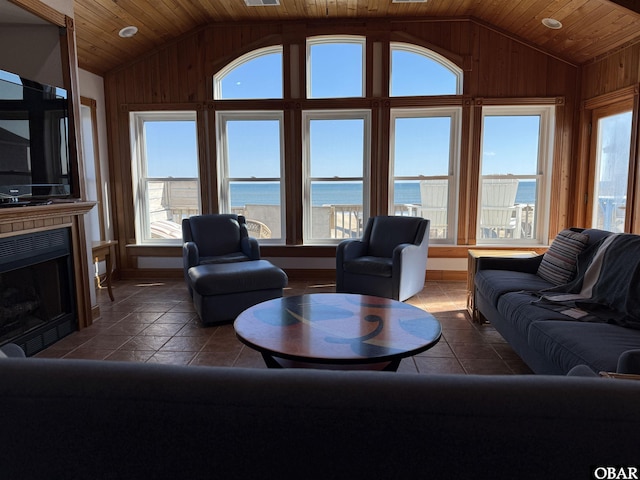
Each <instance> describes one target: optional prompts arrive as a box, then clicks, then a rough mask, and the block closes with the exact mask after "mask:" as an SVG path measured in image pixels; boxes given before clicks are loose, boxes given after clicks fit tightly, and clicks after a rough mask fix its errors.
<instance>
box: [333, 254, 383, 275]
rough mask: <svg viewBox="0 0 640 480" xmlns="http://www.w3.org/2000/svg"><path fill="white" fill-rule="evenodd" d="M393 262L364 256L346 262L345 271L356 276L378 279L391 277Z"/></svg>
mask: <svg viewBox="0 0 640 480" xmlns="http://www.w3.org/2000/svg"><path fill="white" fill-rule="evenodd" d="M392 265H393V260H392V259H391V258H386V257H372V256H364V257H358V259H357V260H349V261H346V262H344V265H343V270H344V271H345V272H347V273H353V274H356V275H373V276H376V277H387V278H390V277H391V270H392V268H391V267H392Z"/></svg>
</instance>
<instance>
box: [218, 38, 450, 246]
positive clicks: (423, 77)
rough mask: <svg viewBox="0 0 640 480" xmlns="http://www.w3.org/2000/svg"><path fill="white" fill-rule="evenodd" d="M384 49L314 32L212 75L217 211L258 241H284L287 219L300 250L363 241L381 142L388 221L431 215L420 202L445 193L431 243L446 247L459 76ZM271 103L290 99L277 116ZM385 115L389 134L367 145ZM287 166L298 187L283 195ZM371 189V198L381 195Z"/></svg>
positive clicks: (433, 60) (435, 59)
mask: <svg viewBox="0 0 640 480" xmlns="http://www.w3.org/2000/svg"><path fill="white" fill-rule="evenodd" d="M384 45H385V43H384V42H382V41H380V40H375V41H373V42H371V43H368V41H367V38H366V37H365V36H358V35H333V36H313V37H309V38H307V39H306V44H305V45H304V47H303V46H302V45H298V44H292V45H289V46H286V47H284V48H283V47H282V46H272V47H267V48H262V49H258V50H255V51H253V52H249V53H247V54H245V55H243V56H242V57H239V58H238V59H236V60H234V61H232V62H231V63H229V64H228V65H227V66H225V67H224V68H223V69H221V70H220V71H219V72H218V73H216V74H215V75H214V79H213V80H214V82H213V85H214V91H213V98H214V104H213V106H214V109H215V111H216V122H215V124H216V135H217V136H216V144H217V161H218V170H217V173H218V192H219V204H220V210H221V211H225V212H236V213H241V214H244V215H245V216H246V217H247V219H248V220H252V221H256V222H260V223H262V224H264V225H265V226H266V227H267V230H266V231H267V232H268V233H266V234H264V235H263V234H260V235H259V237H260V238H261V239H262V241H263V242H268V241H272V242H274V243H278V242H279V243H286V242H285V240H287V239H286V238H285V232H286V231H290V230H287V229H286V228H285V222H287V221H289V222H295V224H296V232H295V235H296V238H295V239H294V240H295V241H296V242H298V241H300V238H299V235H300V234H301V236H302V239H301V241H302V243H303V244H306V245H313V244H336V243H338V242H339V241H341V240H342V239H344V238H357V237H360V236H361V235H362V233H363V232H362V230H363V226H364V225H365V224H366V222H367V220H368V217H369V215H370V211H371V206H370V203H371V201H372V200H371V195H372V192H373V190H372V188H371V183H372V182H371V168H372V166H371V165H372V158H371V157H372V152H374V151H375V152H376V155H377V158H376V162H377V164H376V169H377V171H380V169H381V159H382V160H383V161H384V165H385V168H386V148H387V142H389V145H390V149H391V150H390V151H389V155H390V157H391V161H392V165H390V168H389V171H390V177H389V179H388V180H387V179H386V178H385V179H378V180H379V181H382V182H388V184H389V186H390V191H389V211H390V213H391V214H394V213H398V214H402V215H425V216H432V215H435V212H436V210H427V209H428V208H430V206H431V205H430V204H429V200H428V197H430V196H433V194H434V192H435V191H436V190H438V191H439V192H444V193H443V194H442V195H443V199H444V200H443V202H444V203H442V202H441V204H442V206H440V207H438V208H439V209H440V210H438V216H437V218H436V217H435V216H434V217H433V219H432V220H433V221H432V237H434V241H436V242H440V243H453V242H454V241H455V234H456V232H455V228H454V227H453V226H454V225H455V224H456V218H457V216H456V207H457V192H458V189H459V187H458V178H459V176H458V170H459V155H460V146H459V145H460V123H461V107H460V105H461V103H462V102H461V100H460V101H459V102H458V100H459V99H454V100H452V99H451V98H447V99H443V98H442V97H443V96H455V95H460V94H461V93H462V70H461V69H460V68H459V67H458V66H456V65H454V64H453V63H452V62H451V61H449V60H447V59H446V58H444V57H442V56H441V55H439V54H437V53H435V52H432V51H430V50H428V49H426V48H424V47H420V46H416V45H410V44H407V43H399V42H392V43H390V44H388V47H387V48H389V49H390V51H389V54H386V53H385V52H384V51H383V48H384ZM303 48H304V53H305V60H304V62H302V63H303V64H302V65H300V63H301V53H302V51H301V50H302V49H303ZM285 53H286V54H285ZM285 59H288V60H289V61H290V64H289V65H283V60H285ZM385 59H387V60H388V64H386V65H384V64H383V61H384V60H385ZM367 62H370V63H371V64H370V65H367ZM287 67H288V68H287ZM301 70H303V71H304V75H302V74H301V73H302V72H301ZM284 72H287V74H289V73H290V75H289V76H288V77H287V78H288V79H289V81H288V82H285V81H284V79H285V77H284ZM387 74H389V75H387ZM367 75H370V78H369V79H367ZM383 78H387V79H389V85H383V83H382V79H383ZM303 79H304V84H303V83H302V81H303ZM367 88H369V90H370V91H368V90H367ZM284 89H288V90H287V91H285V90H284ZM374 92H375V93H374ZM389 95H390V96H392V97H403V98H401V99H395V98H394V99H391V101H389V100H390V99H389V98H388V96H389ZM372 96H373V97H377V98H374V99H371V98H369V97H372ZM278 98H285V99H287V101H285V102H284V108H285V110H283V111H281V110H282V107H281V105H282V104H283V103H282V102H280V103H278V102H274V101H272V100H273V99H278ZM382 98H385V101H384V102H383V105H384V106H383V107H382V109H380V110H378V109H379V108H380V104H381V103H380V100H382ZM434 98H435V100H434ZM257 99H261V100H262V101H256V100H257ZM227 100H229V101H231V100H232V101H233V103H232V102H228V105H233V106H232V107H229V106H227V105H225V101H227ZM289 100H293V101H289ZM394 102H395V103H397V104H398V105H400V106H401V107H402V108H399V107H397V108H396V106H394V105H393V103H394ZM452 103H453V104H454V105H456V106H455V107H451V106H450V105H452ZM443 104H444V105H447V106H446V107H443V106H442V105H443ZM276 105H277V106H276ZM373 105H376V107H375V108H376V110H372V106H373ZM274 109H278V111H273V110H274ZM231 110H233V111H231ZM382 110H385V111H382ZM388 115H391V117H392V118H391V122H392V125H391V126H390V130H389V133H388V134H385V135H382V136H381V135H376V136H375V137H374V136H373V133H372V132H373V131H376V132H380V128H381V127H382V125H384V127H383V128H385V129H386V128H387V127H386V126H387V123H386V119H387V118H389V117H388ZM284 132H286V138H285V133H284ZM285 145H286V146H287V149H286V154H287V157H286V161H285V148H284V146H285ZM285 165H286V168H287V172H288V173H289V178H288V179H287V181H288V182H296V185H292V188H289V189H286V191H285V188H284V185H285V183H284V177H285V174H284V171H285ZM379 181H378V182H376V190H375V191H376V192H380V191H383V190H384V188H380V182H379ZM298 182H300V183H298ZM434 182H436V183H440V184H442V183H444V187H443V188H442V187H436V186H434V185H431V184H432V183H434ZM287 195H289V197H287ZM285 200H286V203H287V205H285ZM423 200H424V202H423ZM376 207H377V209H379V208H380V204H379V203H376ZM383 208H384V207H383ZM378 213H385V212H378ZM300 224H301V225H302V226H301V227H298V225H300ZM256 236H258V235H256ZM288 240H289V241H291V239H288Z"/></svg>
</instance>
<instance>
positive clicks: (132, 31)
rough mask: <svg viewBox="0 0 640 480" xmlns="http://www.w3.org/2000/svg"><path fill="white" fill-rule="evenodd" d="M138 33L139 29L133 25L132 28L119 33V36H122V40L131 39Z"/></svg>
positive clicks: (129, 27) (125, 28) (126, 28)
mask: <svg viewBox="0 0 640 480" xmlns="http://www.w3.org/2000/svg"><path fill="white" fill-rule="evenodd" d="M136 33H138V27H134V26H133V25H130V26H128V27H124V28H123V29H122V30H120V31H119V32H118V35H120V36H121V37H122V38H131V37H133V36H134V35H135V34H136Z"/></svg>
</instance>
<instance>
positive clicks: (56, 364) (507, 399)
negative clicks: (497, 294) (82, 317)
mask: <svg viewBox="0 0 640 480" xmlns="http://www.w3.org/2000/svg"><path fill="white" fill-rule="evenodd" d="M639 399H640V382H639V381H633V380H617V379H601V378H578V377H559V376H542V375H508V376H472V375H411V374H401V373H390V372H358V371H351V372H344V371H343V372H340V371H320V370H304V369H291V370H286V369H284V370H267V369H243V368H234V369H231V368H211V367H193V366H191V367H180V366H169V365H154V364H143V363H125V362H107V361H90V360H67V359H62V360H60V359H37V358H28V359H24V358H23V359H6V358H5V359H1V360H0V418H1V419H2V428H1V429H0V445H2V446H3V454H2V460H1V461H0V471H1V472H2V478H6V479H21V480H31V479H34V480H35V479H37V480H42V479H64V480H87V479H92V480H101V479H104V480H111V479H136V480H140V479H153V480H164V479H167V480H176V479H185V480H187V479H188V480H198V479H225V480H233V479H242V480H246V479H253V478H264V479H283V480H287V479H292V480H293V479H295V480H300V479H305V480H314V479H322V480H326V479H349V480H357V479H368V480H372V479H383V480H389V479H402V480H404V479H410V478H419V479H423V478H425V479H427V478H428V479H438V480H446V479H456V480H459V479H484V478H486V479H491V480H498V479H509V480H511V479H514V478H517V479H520V480H529V479H531V480H539V479H556V478H563V479H565V478H594V477H592V473H593V472H594V469H595V468H596V467H597V466H611V465H616V466H627V465H638V461H639V457H638V444H640V409H639V408H638V400H639ZM598 478H601V477H598ZM618 478H622V477H618ZM626 478H630V477H626Z"/></svg>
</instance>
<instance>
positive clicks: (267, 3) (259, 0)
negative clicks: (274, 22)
mask: <svg viewBox="0 0 640 480" xmlns="http://www.w3.org/2000/svg"><path fill="white" fill-rule="evenodd" d="M244 3H245V4H246V5H247V7H277V6H278V5H280V0H244Z"/></svg>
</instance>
